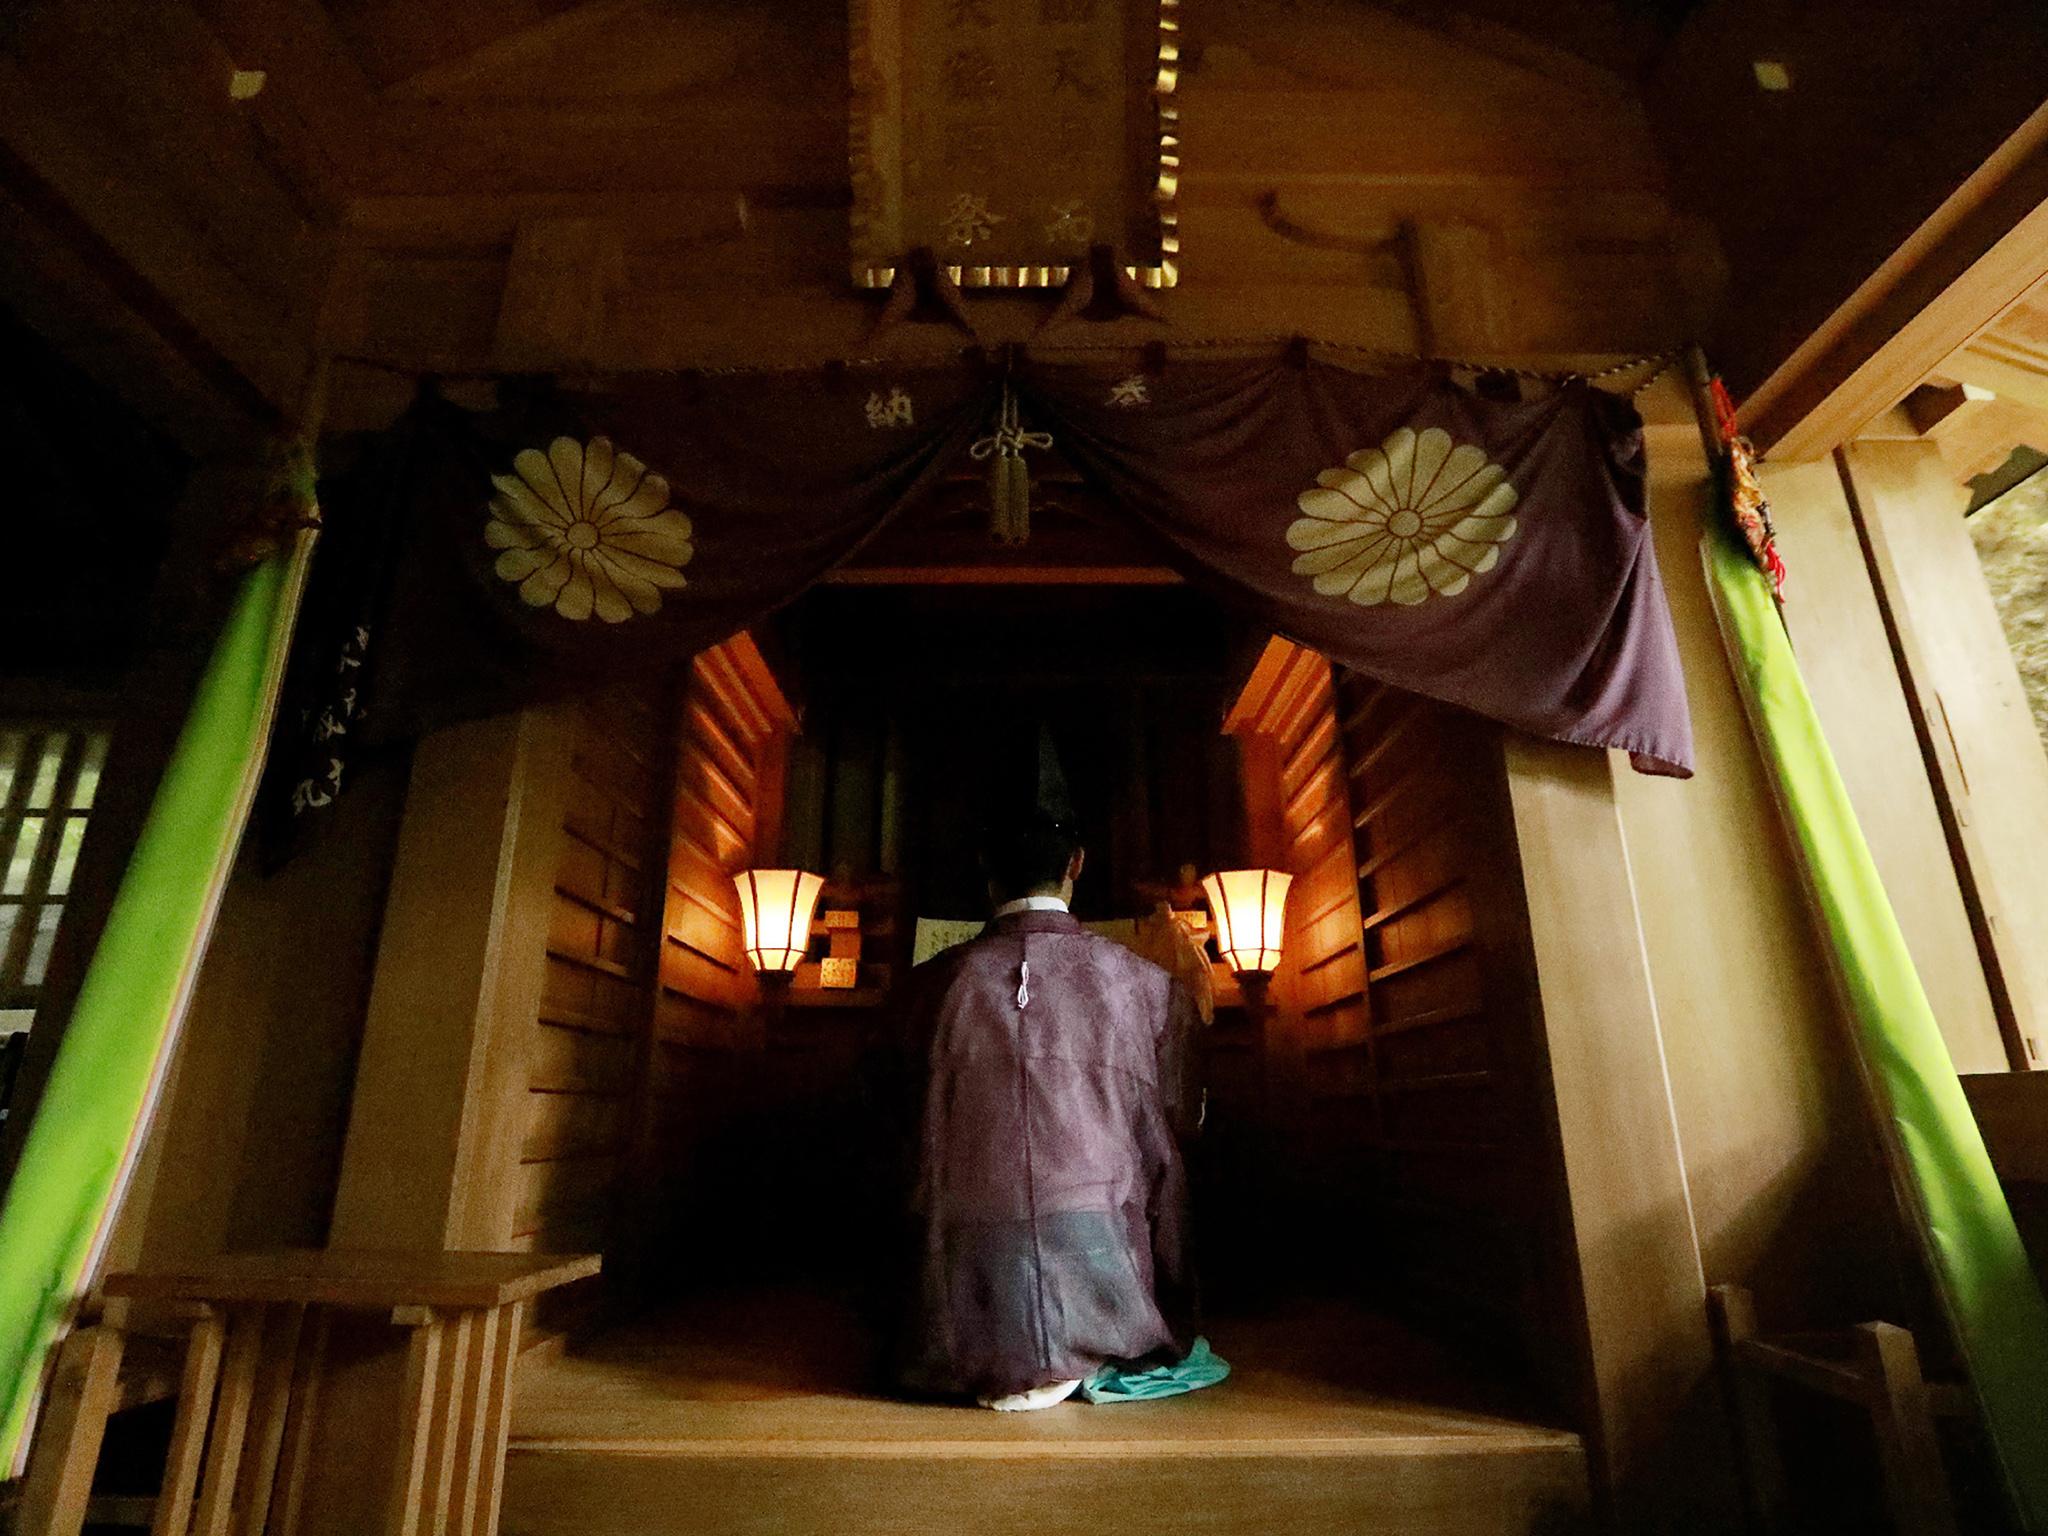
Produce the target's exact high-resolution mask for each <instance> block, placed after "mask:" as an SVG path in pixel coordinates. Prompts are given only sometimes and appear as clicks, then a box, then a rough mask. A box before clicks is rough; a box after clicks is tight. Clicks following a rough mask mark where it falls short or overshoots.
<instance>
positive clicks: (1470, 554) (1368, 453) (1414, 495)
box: [1287, 427, 1517, 607]
mask: <svg viewBox="0 0 2048 1536" xmlns="http://www.w3.org/2000/svg"><path fill="white" fill-rule="evenodd" d="M1344 466H1345V467H1344V468H1342V469H1326V470H1324V471H1323V472H1322V473H1321V474H1320V475H1318V476H1316V489H1314V490H1309V491H1303V492H1302V493H1301V494H1300V495H1299V496H1298V497H1296V498H1295V503H1296V505H1297V506H1299V507H1300V508H1301V510H1302V513H1303V516H1301V517H1299V518H1296V519H1295V520H1294V522H1293V523H1291V524H1289V525H1288V529H1287V543H1288V546H1289V547H1290V548H1292V549H1298V550H1300V551H1302V553H1301V554H1299V555H1297V556H1296V557H1295V560H1294V567H1293V569H1294V572H1295V574H1296V575H1298V576H1309V577H1312V578H1314V586H1315V589H1316V591H1318V592H1320V593H1322V594H1323V595H1324V596H1325V597H1340V596H1341V597H1348V598H1350V600H1351V601H1352V602H1354V603H1357V604H1359V605H1361V606H1366V607H1369V606H1372V605H1374V604H1377V603H1386V602H1393V603H1400V604H1404V605H1408V606H1413V605H1414V604H1417V603H1422V602H1426V601H1427V600H1428V599H1429V598H1430V597H1432V596H1436V597H1455V596H1457V595H1458V594H1459V593H1460V592H1463V591H1464V590H1465V588H1466V587H1467V586H1468V585H1469V584H1470V583H1471V580H1472V578H1473V577H1474V576H1477V575H1479V574H1481V573H1482V572H1485V571H1490V570H1492V569H1493V568H1494V566H1495V565H1496V564H1497V563H1498V562H1499V560H1500V555H1501V546H1502V545H1503V544H1505V543H1507V541H1508V540H1509V539H1512V538H1513V537H1514V536H1515V519H1514V518H1512V517H1510V516H1509V515H1508V514H1509V513H1510V512H1511V511H1513V510H1514V506H1515V502H1516V500H1517V495H1516V491H1515V488H1514V486H1513V485H1511V484H1509V483H1508V478H1507V471H1506V470H1504V469H1502V468H1501V467H1500V466H1499V465H1498V464H1492V463H1489V462H1487V457H1486V453H1485V451H1484V450H1483V449H1480V448H1476V447H1474V446H1473V445H1472V444H1470V443H1457V444H1454V443H1453V442H1452V440H1451V435H1450V433H1448V432H1446V431H1444V430H1443V428H1441V427H1428V428H1425V429H1424V430H1423V431H1421V432H1420V433H1418V432H1416V431H1415V430H1414V429H1413V428H1412V427H1400V428H1397V429H1396V430H1395V431H1394V432H1393V433H1392V434H1391V435H1390V436H1389V437H1388V438H1387V440H1386V441H1385V442H1384V443H1382V444H1381V445H1380V446H1379V447H1377V448H1364V449H1360V450H1359V451H1358V452H1357V453H1354V454H1352V455H1351V456H1350V457H1349V458H1348V459H1346V460H1345V461H1344Z"/></svg>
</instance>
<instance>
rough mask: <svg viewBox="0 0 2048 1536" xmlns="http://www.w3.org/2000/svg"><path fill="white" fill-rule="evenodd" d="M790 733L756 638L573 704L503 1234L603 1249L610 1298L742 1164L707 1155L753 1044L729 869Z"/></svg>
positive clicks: (563, 1302)
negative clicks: (715, 1162)
mask: <svg viewBox="0 0 2048 1536" xmlns="http://www.w3.org/2000/svg"><path fill="white" fill-rule="evenodd" d="M794 724H795V720H794V716H793V715H792V714H791V712H790V710H789V706H788V704H787V703H786V701H785V700H784V699H783V697H782V694H781V691H780V689H779V688H778V687H777V686H776V684H775V681H774V679H773V677H772V676H771V675H770V673H769V671H768V669H767V666H766V665H765V663H764V662H763V661H762V659H761V656H760V653H759V652H758V651H757V650H756V649H755V648H754V646H753V643H752V641H751V640H749V639H747V638H746V637H745V636H740V637H738V638H736V639H734V640H731V641H728V642H726V643H725V644H723V645H721V646H718V647H715V648H714V649H712V650H710V651H707V652H704V653H703V654H701V655H700V656H698V657H697V658H696V659H695V660H694V661H693V662H692V663H691V664H690V666H689V667H688V669H687V671H686V672H685V674H684V675H683V676H682V677H681V678H680V679H678V680H677V682H676V683H675V684H673V685H660V684H655V685H645V686H641V687H637V688H624V687H622V688H617V689H613V690H611V691H609V692H607V693H604V694H600V695H595V696H592V697H591V698H588V699H586V700H584V701H582V702H581V703H580V704H579V705H578V706H577V707H576V710H575V716H574V722H573V729H572V736H573V748H572V753H571V763H572V768H571V773H570V781H569V784H568V788H567V794H566V797H565V798H566V807H565V811H564V814H563V826H564V829H565V832H566V834H567V835H566V837H565V838H564V840H563V847H562V853H561V857H560V860H559V863H558V865H557V867H556V870H555V877H554V892H553V906H552V909H551V911H550V913H549V922H548V932H547V962H546V964H547V969H546V975H545V978H544V982H543V987H542V993H541V1002H540V1007H539V1009H538V1012H537V1016H536V1017H535V1019H534V1027H533V1034H532V1037H531V1039H530V1040H529V1041H528V1043H527V1063H528V1065H527V1073H526V1092H525V1104H524V1106H523V1108H522V1111H521V1114H520V1118H519V1121H518V1125H519V1135H518V1153H517V1156H518V1165H517V1168H516V1171H515V1172H514V1173H513V1175H512V1197H511V1200H510V1202H509V1209H510V1212H511V1218H510V1219H511V1231H510V1233H509V1234H508V1236H509V1241H510V1243H511V1245H512V1246H514V1247H517V1248H524V1249H532V1250H535V1251H539V1252H567V1251H588V1250H591V1249H602V1250H603V1251H604V1253H605V1258H606V1274H607V1277H608V1278H607V1287H606V1289H607V1293H608V1294H612V1295H617V1294H620V1293H622V1292H630V1291H631V1290H633V1289H634V1288H635V1286H636V1283H637V1282H640V1281H642V1280H644V1279H645V1278H646V1277H647V1275H648V1273H649V1269H650V1264H651V1263H652V1262H653V1261H654V1259H655V1256H657V1255H660V1254H665V1253H666V1252H667V1251H668V1237H669V1235H670V1229H671V1223H670V1221H669V1220H667V1219H666V1218H668V1217H670V1216H672V1215H674V1214H675V1213H677V1212H678V1211H680V1210H683V1209H686V1208H687V1207H688V1206H689V1205H690V1204H691V1203H692V1202H693V1201H696V1200H699V1199H702V1198H705V1197H706V1195H707V1190H706V1188H705V1186H707V1185H711V1184H716V1183H719V1182H722V1181H723V1179H724V1175H725V1172H727V1171H729V1170H725V1169H723V1167H722V1165H719V1167H720V1171H718V1172H716V1173H714V1171H713V1166H712V1165H708V1164H706V1163H705V1161H704V1159H705V1156H706V1148H707V1147H710V1146H711V1145H713V1144H714V1143H716V1142H717V1141H718V1140H719V1138H720V1137H721V1135H722V1134H723V1131H724V1128H725V1127H726V1126H727V1125H728V1124H729V1123H730V1117H732V1116H733V1115H735V1114H736V1113H737V1111H738V1109H739V1107H740V1106H742V1105H743V1104H744V1102H745V1096H746V1090H747V1086H748V1083H749V1082H750V1080H751V1079H750V1074H749V1073H748V1072H746V1071H745V1070H744V1064H745V1062H746V1060H747V1057H748V1054H749V1053H750V1052H751V1051H753V1050H755V1049H756V1048H758V1045H759V1043H760V1021H759V1015H758V1010H757V1008H756V1007H755V1004H756V1002H757V1000H758V992H757V988H756V984H755V981H754V978H753V973H752V970H751V968H750V967H749V965H748V963H747V959H746V956H745V954H744V952H743V950H742V947H741V939H740V925H739V911H738V902H737V898H736V895H735V892H734V889H733V884H732V876H733V874H734V872H736V871H737V870H739V869H741V868H743V867H745V866H746V865H747V864H748V863H749V862H751V861H752V858H753V849H754V843H755V840H756V838H757V836H758V835H759V833H760V831H761V818H760V815H759V810H758V808H759V805H760V803H761V797H762V795H763V793H764V791H767V790H771V789H772V788H773V786H774V785H775V783H776V782H777V774H776V760H777V755H778V754H779V753H780V752H781V751H782V746H781V741H782V737H783V736H784V735H785V734H786V733H787V732H788V731H789V730H791V729H793V727H794ZM599 1301H600V1298H599V1297H598V1296H597V1295H596V1294H595V1293H593V1292H590V1291H589V1290H588V1288H586V1289H585V1292H584V1293H583V1294H577V1293H570V1294H569V1295H568V1296H566V1297H564V1298H561V1299H556V1300H555V1301H554V1302H553V1304H552V1305H549V1306H544V1307H543V1308H542V1309H541V1311H540V1313H539V1315H538V1316H537V1317H536V1320H535V1324H534V1328H535V1330H536V1332H538V1333H542V1334H546V1333H553V1332H559V1331H563V1330H566V1329H570V1328H574V1327H577V1326H579V1325H580V1324H582V1323H583V1322H584V1321H586V1320H587V1319H588V1318H589V1317H590V1316H591V1314H592V1312H593V1310H594V1308H595V1307H596V1306H597V1305H598V1304H599Z"/></svg>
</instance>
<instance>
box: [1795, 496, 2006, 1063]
mask: <svg viewBox="0 0 2048 1536" xmlns="http://www.w3.org/2000/svg"><path fill="white" fill-rule="evenodd" d="M1762 480H1763V485H1764V489H1765V492H1766V493H1767V494H1768V495H1769V496H1770V498H1771V510H1772V515H1773V517H1774V520H1775V521H1776V523H1777V527H1778V542H1779V546H1780V547H1781V548H1782V549H1783V550H1784V551H1785V558H1786V560H1787V562H1788V563H1789V564H1790V566H1791V568H1792V571H1793V580H1794V582H1795V583H1796V591H1795V592H1794V594H1793V596H1794V601H1792V602H1790V603H1788V604H1787V605H1786V608H1785V622H1786V626H1787V628H1788V629H1789V631H1790V633H1791V636H1792V645H1793V649H1794V650H1795V652H1796V653H1797V654H1798V657H1799V671H1800V674H1801V676H1802V677H1804V678H1805V680H1806V691H1807V693H1808V694H1809V695H1810V696H1811V697H1812V699H1813V705H1814V708H1815V710H1816V711H1818V712H1819V714H1820V718H1821V725H1822V727H1823V728H1824V729H1825V730H1826V732H1827V736H1828V745H1829V746H1830V747H1831V748H1832V749H1833V751H1834V754H1835V763H1836V766H1837V767H1838V768H1839V769H1840V770H1841V773H1842V782H1843V783H1844V784H1845V785H1846V786H1847V788H1848V791H1849V798H1850V800H1851V802H1852V803H1853V804H1854V805H1855V807H1856V819H1857V821H1858V822H1859V823H1860V824H1861V825H1862V828H1863V835H1864V838H1865V839H1866V840H1867V841H1868V842H1869V844H1870V854H1871V857H1872V858H1873V859H1874V860H1876V862H1877V868H1878V874H1879V876H1880V877H1881V878H1882V879H1883V881H1884V887H1885V894H1886V895H1887V896H1888V897H1889V898H1890V900H1891V904H1892V908H1893V910H1894V911H1896V912H1897V913H1898V915H1899V926H1900V927H1901V928H1902V929H1903V930H1904V931H1905V935H1906V945H1907V947H1908V948H1909V949H1910V950H1911V951H1912V954H1913V965H1914V968H1915V969H1917V970H1918V971H1919V973H1920V980H1921V983H1922V985H1924V986H1925V987H1926V989H1927V999H1928V1001H1929V1002H1930V1003H1932V1004H1933V1005H1934V1016H1935V1018H1936V1019H1937V1020H1939V1021H1940V1024H1941V1032H1942V1036H1943V1038H1944V1039H1946V1040H1947V1042H1948V1049H1949V1054H1950V1055H1951V1056H1953V1057H1954V1058H1955V1063H1956V1070H1957V1071H1959V1072H2002V1071H2004V1070H2005V1069H2006V1066H2007V1058H2006V1049H2005V1041H2004V1038H2003V1037H2002V1035H2001V1034H2000V1032H1999V1024H1998V1015H1997V1013H1996V1011H1995V1010H1994V1009H1993V1007H1992V1003H1991V993H1990V991H1989V989H1988V988H1987V986H1986V984H1985V980H1984V965H1983V961H1982V960H1981V958H1980V957H1979V955H1978V950H1977V937H1976V933H1975V931H1974V930H1973V928H1972V926H1971V922H1970V914H1969V910H1968V908H1967V906H1966V905H1965V903H1964V900H1963V893H1962V890H1961V888H1960V886H1959V884H1958V881H1957V874H1956V870H1955V867H1954V865H1953V864H1952V863H1951V861H1950V857H1949V845H1948V839H1947V836H1946V835H1945V833H1944V832H1943V823H1942V812H1941V808H1940V806H1939V805H1938V804H1937V803H1936V800H1935V791H1934V788H1933V785H1932V784H1931V782H1930V780H1929V777H1928V769H1927V765H1926V764H1925V763H1924V762H1923V761H1922V760H1921V754H1920V741H1919V737H1918V735H1917V733H1916V732H1915V729H1914V723H1913V712H1912V710H1911V709H1910V708H1909V707H1908V704H1907V700H1906V698H1905V695H1904V693H1903V692H1902V691H1901V680H1900V677H1899V669H1898V664H1897V662H1896V661H1895V659H1894V658H1893V655H1892V647H1891V641H1890V639H1889V638H1888V636H1887V633H1886V628H1885V617H1884V612H1883V609H1882V607H1881V605H1880V601H1879V596H1878V594H1877V592H1876V591H1875V589H1874V588H1873V586H1872V584H1871V577H1870V572H1869V570H1868V568H1867V567H1866V565H1865V563H1864V558H1863V547H1862V543H1861V541H1860V540H1859V538H1858V536H1857V532H1856V523H1855V519H1854V518H1853V517H1852V516H1851V515H1850V512H1849V502H1848V498H1847V496H1846V494H1845V493H1844V488H1843V484H1842V477H1841V475H1840V473H1839V471H1838V469H1837V466H1836V465H1835V463H1834V461H1833V460H1832V459H1821V460H1816V461H1814V462H1811V463H1806V464H1784V465H1766V466H1765V467H1764V469H1763V471H1762Z"/></svg>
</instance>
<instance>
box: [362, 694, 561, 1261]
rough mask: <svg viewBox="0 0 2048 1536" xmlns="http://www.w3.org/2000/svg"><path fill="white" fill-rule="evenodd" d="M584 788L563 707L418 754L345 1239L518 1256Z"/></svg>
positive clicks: (451, 733) (369, 1041)
mask: <svg viewBox="0 0 2048 1536" xmlns="http://www.w3.org/2000/svg"><path fill="white" fill-rule="evenodd" d="M568 775H569V729H568V724H567V721H566V718H565V717H563V716H560V715H557V714H555V713H554V712H551V711H544V710H528V711H526V712H524V713H522V714H518V715H510V716H503V717H500V718H498V719H493V720H484V721H478V722H476V723H473V724H468V725H459V726H455V727H452V728H450V729H448V730H444V731H439V732H436V733H435V734H434V735H432V736H430V737H428V738H427V739H426V740H425V741H423V742H421V743H420V745H419V747H418V749H417V751H416V752H415V754H414V758H413V769H412V781H411V785H410V788H409V790H408V795H407V800H406V807H405V820H404V824H403V825H402V826H401V828H400V830H399V838H398V856H397V864H396V868H395V870H394V872H393V875H392V881H391V893H390V897H389V900H388V903H387V905H386V908H385V914H384V927H383V932H382V936H381V938H380V940H379V944H378V950H377V966H376V974H375V977H374V979H373V981H372V983H371V991H370V1004H369V1011H368V1017H367V1019H366V1021H365V1025H364V1034H363V1047H362V1054H361V1057H360V1058H359V1060H358V1063H357V1067H356V1084H355V1098H354V1101H353V1104H352V1106H351V1110H350V1115H349V1127H348V1138H347V1141H346V1144H345V1146H344V1149H343V1153H342V1166H341V1180H340V1188H339V1190H338V1192H337V1195H336V1199H335V1209H334V1222H333V1226H332V1229H331V1233H330V1236H329V1242H330V1243H331V1244H332V1245H334V1246H336V1247H345V1246H356V1247H375V1248H419V1249H442V1248H502V1247H503V1246H505V1243H506V1241H507V1239H508V1237H509V1235H510V1233H511V1206H510V1202H511V1198H512V1182H511V1180H510V1178H509V1172H510V1170H511V1168H512V1167H513V1165H514V1164H515V1163H516V1161H517V1158H518V1138H519V1136H520V1134H521V1131H522V1129H523V1128H522V1126H521V1125H520V1124H519V1112H520V1110H521V1109H522V1108H523V1105H524V1101H525V1099H526V1080H527V1044H528V1041H529V1040H530V1039H531V1037H532V1034H533V1020H534V1018H535V1015H536V1013H537V1011H538V1008H539V1004H540V994H541V986H542V982H543V980H544V977H545V973H546V965H547V941H548V922H549V915H550V913H551V910H552V907H553V894H554V881H555V871H556V869H557V867H558V866H559V862H560V856H561V840H562V820H563V810H564V805H565V796H566V793H567V781H568Z"/></svg>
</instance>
